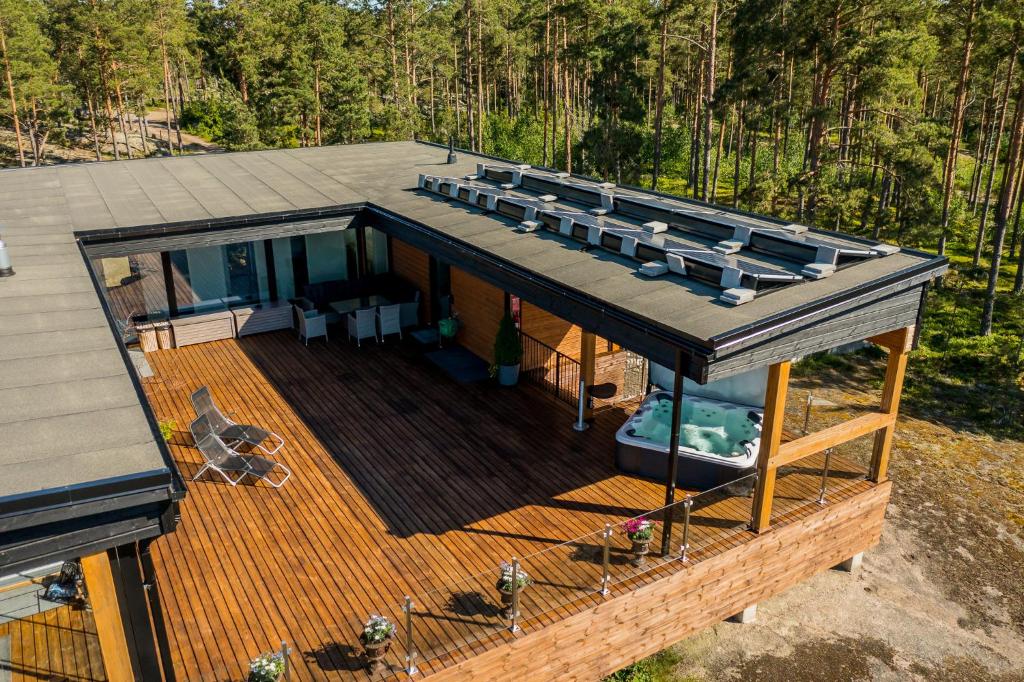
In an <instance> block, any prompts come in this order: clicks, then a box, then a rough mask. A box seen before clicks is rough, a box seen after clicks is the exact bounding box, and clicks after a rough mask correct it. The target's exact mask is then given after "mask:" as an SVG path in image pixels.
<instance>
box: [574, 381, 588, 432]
mask: <svg viewBox="0 0 1024 682" xmlns="http://www.w3.org/2000/svg"><path fill="white" fill-rule="evenodd" d="M579 387H580V399H579V405H577V407H576V423H575V424H573V425H572V428H573V429H574V430H576V431H586V430H587V426H588V424H587V422H585V421H583V410H584V407H585V405H586V400H587V386H586V384H585V383H584V380H583V377H580V383H579Z"/></svg>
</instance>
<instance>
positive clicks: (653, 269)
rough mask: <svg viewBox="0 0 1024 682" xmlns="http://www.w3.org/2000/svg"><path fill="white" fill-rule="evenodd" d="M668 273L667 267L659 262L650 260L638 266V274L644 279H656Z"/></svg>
mask: <svg viewBox="0 0 1024 682" xmlns="http://www.w3.org/2000/svg"><path fill="white" fill-rule="evenodd" d="M666 272H668V265H666V264H665V263H662V262H661V261H660V260H652V261H650V262H648V263H644V264H643V265H641V266H640V274H641V275H643V276H644V277H658V276H660V275H664V274H665V273H666Z"/></svg>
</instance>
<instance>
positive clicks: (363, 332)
mask: <svg viewBox="0 0 1024 682" xmlns="http://www.w3.org/2000/svg"><path fill="white" fill-rule="evenodd" d="M348 338H350V339H355V340H356V345H358V346H359V347H360V348H361V347H362V345H363V339H375V340H376V341H377V343H380V339H377V315H376V309H375V308H360V309H359V310H357V311H355V312H353V313H349V314H348Z"/></svg>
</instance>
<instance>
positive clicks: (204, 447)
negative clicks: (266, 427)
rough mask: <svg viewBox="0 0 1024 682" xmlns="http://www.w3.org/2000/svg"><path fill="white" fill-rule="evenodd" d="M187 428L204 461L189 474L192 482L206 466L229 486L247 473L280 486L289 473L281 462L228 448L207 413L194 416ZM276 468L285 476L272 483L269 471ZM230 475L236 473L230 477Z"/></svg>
mask: <svg viewBox="0 0 1024 682" xmlns="http://www.w3.org/2000/svg"><path fill="white" fill-rule="evenodd" d="M188 429H189V431H191V432H192V438H193V439H194V440H195V444H196V448H198V449H199V452H201V453H203V459H205V460H206V463H205V464H203V466H202V467H200V468H199V471H197V472H196V475H195V476H193V477H192V480H193V481H194V480H196V479H197V478H199V477H200V476H202V475H203V474H204V473H205V472H206V471H207V470H208V469H209V470H212V471H216V472H217V473H218V474H220V475H221V476H222V477H223V478H224V480H225V481H227V482H228V483H230V484H231V485H232V486H236V485H238V483H239V482H240V481H241V480H242V479H243V478H245V477H246V476H252V477H254V478H256V479H262V480H264V481H266V482H267V483H268V484H269V485H271V486H273V487H274V488H280V487H281V486H283V485H284V484H285V482H286V481H287V480H288V479H289V478H291V476H292V472H291V469H289V468H288V467H286V466H285V465H284V464H281V463H280V462H274V461H273V460H269V459H267V458H266V457H261V456H259V455H249V454H242V453H240V452H237V451H235V450H233V449H231V448H229V447H228V446H227V445H225V444H224V441H222V440H221V439H220V438H218V437H217V435H216V434H215V433H214V431H213V427H212V426H211V425H210V420H209V419H208V418H207V417H206V415H203V416H201V417H196V419H195V421H193V422H192V423H191V424H189V427H188ZM278 469H280V470H281V471H283V472H284V477H283V478H281V479H280V480H278V481H277V482H275V481H274V479H273V478H271V474H273V473H274V472H275V471H276V470H278ZM231 474H237V475H236V476H235V477H234V478H232V477H231Z"/></svg>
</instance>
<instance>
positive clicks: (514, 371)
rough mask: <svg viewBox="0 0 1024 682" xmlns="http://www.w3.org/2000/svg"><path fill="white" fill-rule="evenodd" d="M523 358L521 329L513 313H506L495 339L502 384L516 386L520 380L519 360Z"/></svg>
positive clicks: (495, 356) (499, 380)
mask: <svg viewBox="0 0 1024 682" xmlns="http://www.w3.org/2000/svg"><path fill="white" fill-rule="evenodd" d="M522 359H523V342H522V339H520V338H519V330H518V329H516V323H515V322H514V321H513V320H512V315H510V314H509V313H507V312H506V313H505V316H504V317H502V318H501V323H500V324H499V325H498V335H497V336H496V337H495V339H494V364H495V366H496V367H497V370H496V372H495V373H496V375H497V377H498V383H499V384H501V385H502V386H515V385H516V382H517V381H519V362H520V360H522Z"/></svg>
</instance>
